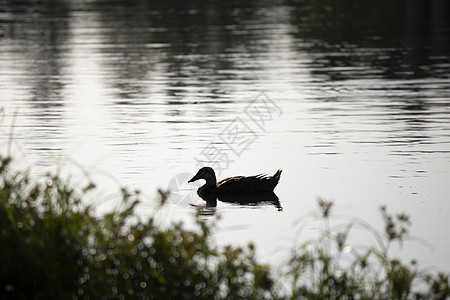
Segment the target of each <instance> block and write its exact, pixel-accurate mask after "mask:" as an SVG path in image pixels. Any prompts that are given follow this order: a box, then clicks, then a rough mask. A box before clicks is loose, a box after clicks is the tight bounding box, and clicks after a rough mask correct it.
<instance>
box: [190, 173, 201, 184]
mask: <svg viewBox="0 0 450 300" xmlns="http://www.w3.org/2000/svg"><path fill="white" fill-rule="evenodd" d="M199 179H200V175H199V173H197V174H195V176H194V177H192V178H191V179H190V180H189V181H188V183H190V182H194V181H196V180H199Z"/></svg>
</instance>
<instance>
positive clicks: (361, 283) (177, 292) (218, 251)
mask: <svg viewBox="0 0 450 300" xmlns="http://www.w3.org/2000/svg"><path fill="white" fill-rule="evenodd" d="M94 190H95V185H94V184H93V183H90V182H88V183H86V186H84V187H78V188H74V187H71V186H70V184H69V183H68V182H67V181H65V180H63V179H62V178H61V177H60V176H57V175H48V176H46V177H45V178H42V179H41V180H32V179H31V177H30V176H29V175H28V173H27V172H23V171H17V170H15V169H14V167H13V166H12V159H11V157H9V156H1V157H0V241H1V242H0V261H1V264H0V298H1V299H192V298H196V299H447V298H448V297H449V295H450V289H449V275H448V274H444V273H439V274H435V273H427V272H423V271H419V270H418V269H417V266H416V265H415V264H408V265H405V264H403V263H402V262H401V261H399V260H397V259H393V258H390V256H389V248H390V246H391V245H392V244H393V243H402V242H403V240H404V239H405V238H407V237H408V226H409V225H410V224H409V219H408V217H407V216H406V215H403V214H402V215H397V216H392V215H390V214H389V213H388V211H387V209H386V208H382V209H381V215H382V218H383V220H384V223H385V228H384V231H382V232H378V231H376V230H375V229H373V228H372V227H370V226H369V225H368V224H366V223H364V222H363V221H360V220H357V219H354V220H352V221H347V222H344V223H341V224H338V225H336V224H335V220H334V216H333V203H332V202H328V201H324V200H319V213H320V214H319V217H317V218H318V219H319V220H320V222H321V224H322V226H321V228H322V230H321V234H320V236H319V237H318V238H317V239H315V240H312V241H307V242H304V243H302V244H300V245H299V246H298V247H296V248H295V249H292V253H291V255H290V257H289V261H288V263H287V266H286V267H285V268H284V269H283V270H280V269H275V268H274V267H269V266H268V265H264V264H261V263H259V262H258V261H257V259H256V256H255V251H256V250H255V247H254V246H253V245H251V244H249V245H248V246H246V247H233V246H227V247H218V246H217V245H215V244H214V239H213V238H212V235H213V230H214V224H210V223H206V222H205V221H202V219H201V218H198V219H197V220H196V222H197V223H196V224H197V230H195V229H192V230H188V229H186V228H184V227H183V226H182V224H180V223H175V224H173V225H172V226H170V227H169V228H168V229H162V228H159V227H158V226H157V225H156V222H155V220H154V219H153V217H149V218H147V219H145V220H142V219H139V218H138V217H137V215H136V209H137V207H138V204H139V201H140V195H139V193H136V192H131V191H129V190H127V189H123V190H122V195H121V196H122V203H123V205H122V206H121V207H120V209H117V210H114V211H111V212H109V213H107V214H105V215H103V216H101V217H99V216H98V215H97V214H96V213H95V209H94V208H93V207H92V206H89V205H86V204H85V201H83V199H85V198H86V197H89V196H90V194H91V193H92V191H94ZM165 197H166V194H165V193H161V205H164V201H165ZM302 226H304V223H302V222H299V223H298V224H297V227H298V228H301V227H302ZM356 228H362V229H363V230H366V231H367V232H368V234H370V235H372V236H373V239H374V240H375V245H374V246H371V247H365V248H364V249H362V250H359V249H355V248H352V247H351V246H350V242H349V236H350V234H351V233H352V231H353V230H354V229H356ZM343 253H350V254H351V256H350V257H351V259H350V260H348V259H345V260H344V259H343V257H344V255H343ZM347 256H348V255H346V257H347ZM274 274H279V275H278V276H276V277H275V275H274ZM280 274H281V275H280ZM286 283H289V286H290V288H289V289H288V290H285V289H282V288H281V286H283V285H284V286H285V285H286ZM417 286H419V287H420V288H416V287H417Z"/></svg>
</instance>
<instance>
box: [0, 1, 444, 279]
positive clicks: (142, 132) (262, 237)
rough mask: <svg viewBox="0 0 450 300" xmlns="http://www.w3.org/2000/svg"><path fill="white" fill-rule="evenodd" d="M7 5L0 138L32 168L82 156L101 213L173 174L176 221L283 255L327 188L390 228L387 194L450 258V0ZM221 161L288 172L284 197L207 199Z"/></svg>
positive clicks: (437, 261) (434, 255) (422, 257)
mask: <svg viewBox="0 0 450 300" xmlns="http://www.w3.org/2000/svg"><path fill="white" fill-rule="evenodd" d="M0 3H1V6H0V66H1V67H0V107H3V111H2V115H1V117H0V121H1V124H0V125H1V129H0V141H1V144H0V147H1V151H2V153H5V152H7V151H8V147H9V142H8V141H9V136H10V135H12V136H13V138H14V143H13V144H12V145H11V148H12V152H13V153H14V155H15V156H16V157H17V162H18V163H19V164H21V165H25V166H31V167H33V174H35V175H39V174H44V173H46V172H47V171H48V170H49V169H50V170H54V169H55V168H57V167H58V166H61V165H62V166H63V168H62V169H63V172H64V173H67V174H72V177H73V178H72V181H73V182H75V183H76V182H77V181H80V180H81V179H80V178H82V175H81V173H82V172H81V171H80V167H79V166H82V168H83V169H84V170H86V172H88V173H89V174H90V176H91V177H92V178H94V180H95V181H96V182H97V183H99V186H100V191H99V194H100V196H99V197H98V198H95V199H91V200H92V201H93V202H94V203H96V206H97V207H98V208H99V210H100V211H105V210H108V209H111V208H113V207H114V206H115V205H116V204H117V202H116V201H115V198H114V197H112V196H111V195H112V194H114V193H115V192H116V191H118V190H119V188H120V186H122V185H125V186H129V187H132V188H133V189H134V188H136V189H139V190H141V191H142V193H143V195H144V196H143V197H144V198H143V199H144V200H143V203H142V206H141V209H140V213H141V214H142V215H144V216H145V215H150V214H153V213H154V207H155V201H157V200H156V199H157V196H156V189H157V188H158V187H161V188H164V189H167V188H171V190H172V191H173V195H172V197H171V198H170V201H169V205H168V206H167V207H166V209H165V210H164V211H160V212H158V215H159V218H160V220H161V224H162V225H163V226H165V225H167V224H169V223H170V222H172V221H175V220H178V221H179V220H181V221H183V222H186V224H188V226H190V225H189V224H192V223H193V219H194V218H193V216H194V215H195V214H196V213H197V212H198V211H200V212H201V213H202V214H203V215H204V218H207V219H210V220H211V221H213V220H215V219H219V220H218V229H217V233H216V240H217V242H218V243H219V244H227V243H234V244H244V243H247V242H249V241H254V242H255V243H256V245H257V248H258V251H259V252H258V253H259V256H260V257H261V259H263V260H264V261H268V262H271V263H280V262H282V261H283V258H285V256H286V253H287V252H286V251H285V250H286V249H289V247H291V246H292V245H293V244H294V241H296V240H297V241H298V240H299V237H296V233H295V232H296V231H295V229H294V228H295V226H294V225H295V222H298V220H302V216H305V215H306V214H307V213H309V212H311V211H314V210H315V209H316V206H317V205H316V199H317V197H323V198H325V199H329V200H334V201H335V204H336V209H337V212H339V213H343V214H347V215H354V216H358V217H360V218H362V219H364V220H366V221H368V222H369V223H371V224H373V225H374V226H377V227H378V228H380V229H381V227H380V225H381V217H380V214H379V213H378V211H377V209H378V207H379V206H380V205H382V204H386V205H387V207H388V210H389V211H391V212H394V213H400V212H406V213H407V214H409V215H410V216H411V221H412V223H413V226H412V230H411V234H412V235H414V236H418V237H421V238H424V239H425V240H427V241H428V242H429V243H430V244H431V245H432V246H433V247H434V250H433V251H432V250H430V249H429V247H426V246H424V245H422V244H420V243H406V245H405V251H403V252H401V253H402V254H401V255H402V257H404V258H405V260H407V259H409V258H411V257H415V258H418V259H419V262H420V266H421V267H425V266H433V268H435V269H437V270H445V271H449V270H450V231H449V230H448V228H449V227H450V218H449V214H450V184H449V182H450V181H449V179H450V92H449V91H450V7H449V6H450V5H449V3H448V1H445V0H440V1H439V0H435V1H425V0H424V1H420V0H417V1H416V0H415V1H372V2H370V3H362V2H361V3H360V1H301V0H296V1H259V2H257V1H249V2H248V3H247V2H246V1H244V2H242V1H185V2H183V1H172V2H170V1H169V2H168V3H166V2H163V1H161V2H159V1H139V0H136V1H132V2H129V1H40V2H39V1H19V2H16V1H3V2H0ZM11 124H13V126H11ZM11 128H13V130H11ZM205 165H209V166H212V167H214V168H215V169H216V172H217V176H218V177H219V178H224V177H228V176H235V175H254V174H259V173H269V174H270V175H271V174H273V173H275V171H276V170H277V169H282V170H283V173H282V176H281V181H280V184H279V185H278V187H277V188H276V190H275V192H276V194H277V195H278V197H279V199H280V203H281V206H282V207H283V210H282V211H280V210H279V209H278V208H277V207H275V206H273V205H259V206H239V205H233V204H229V203H223V202H218V204H217V207H215V208H205V207H202V206H204V202H203V201H202V200H201V199H199V198H198V197H197V196H196V193H195V191H196V188H197V187H198V185H195V184H187V183H186V180H187V179H189V176H192V175H193V174H195V173H196V172H197V170H198V169H199V168H200V167H201V166H205ZM307 229H308V230H306V234H307V235H308V234H310V235H311V234H312V235H314V234H315V233H317V224H312V225H311V226H309V227H308V228H307ZM300 241H301V238H300Z"/></svg>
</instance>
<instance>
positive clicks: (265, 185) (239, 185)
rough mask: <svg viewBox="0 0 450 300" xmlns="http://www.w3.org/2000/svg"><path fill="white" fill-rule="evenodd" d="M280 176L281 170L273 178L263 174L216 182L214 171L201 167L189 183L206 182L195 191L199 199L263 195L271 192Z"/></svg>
mask: <svg viewBox="0 0 450 300" xmlns="http://www.w3.org/2000/svg"><path fill="white" fill-rule="evenodd" d="M280 176H281V170H278V171H277V172H276V173H275V174H274V175H273V176H268V175H265V174H259V175H256V176H236V177H229V178H225V179H223V180H221V181H219V182H217V180H216V174H215V173H214V170H213V169H212V168H210V167H203V168H201V169H200V170H199V171H198V172H197V174H196V175H195V176H194V177H193V178H192V179H191V180H189V182H193V181H196V180H198V179H204V180H206V183H205V184H204V185H203V186H201V187H199V189H198V190H197V193H198V194H199V196H201V197H203V196H205V195H224V194H238V193H239V194H245V193H265V192H272V191H273V189H274V188H275V187H276V186H277V184H278V181H279V180H280Z"/></svg>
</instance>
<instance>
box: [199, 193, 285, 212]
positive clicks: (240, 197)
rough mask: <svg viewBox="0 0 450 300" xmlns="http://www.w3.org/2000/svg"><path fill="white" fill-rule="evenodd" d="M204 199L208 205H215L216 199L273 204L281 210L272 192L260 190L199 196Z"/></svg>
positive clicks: (229, 201)
mask: <svg viewBox="0 0 450 300" xmlns="http://www.w3.org/2000/svg"><path fill="white" fill-rule="evenodd" d="M200 197H201V198H202V199H203V200H205V201H206V205H207V206H209V207H216V206H217V200H219V201H222V202H227V203H233V204H237V205H243V206H261V205H274V206H275V207H276V208H277V209H278V211H282V210H283V207H282V206H281V203H280V200H279V198H278V196H277V195H276V194H275V193H274V192H262V193H253V194H248V193H246V194H223V195H218V196H216V197H214V196H200Z"/></svg>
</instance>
